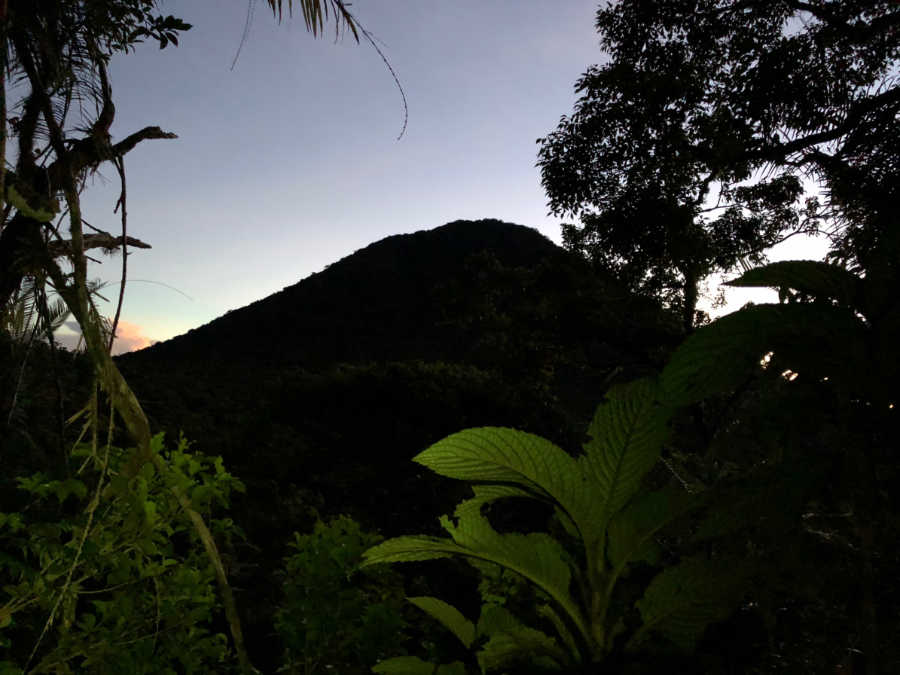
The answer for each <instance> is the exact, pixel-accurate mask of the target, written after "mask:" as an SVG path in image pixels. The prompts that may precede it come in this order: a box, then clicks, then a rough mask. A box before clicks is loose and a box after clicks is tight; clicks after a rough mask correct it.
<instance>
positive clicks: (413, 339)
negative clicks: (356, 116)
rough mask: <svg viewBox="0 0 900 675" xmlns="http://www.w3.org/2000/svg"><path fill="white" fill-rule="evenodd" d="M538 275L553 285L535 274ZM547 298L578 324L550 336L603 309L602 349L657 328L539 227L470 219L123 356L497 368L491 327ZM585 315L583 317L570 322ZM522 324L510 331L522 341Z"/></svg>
mask: <svg viewBox="0 0 900 675" xmlns="http://www.w3.org/2000/svg"><path fill="white" fill-rule="evenodd" d="M537 270H542V271H543V273H544V277H545V278H543V279H537V280H536V279H533V278H532V279H526V278H524V276H527V275H528V273H529V272H530V273H532V274H533V273H535V271H537ZM516 271H518V274H516V273H515V272H516ZM550 277H556V278H555V279H551V278H550ZM516 285H518V287H516ZM598 292H600V294H601V295H604V296H605V297H604V299H603V302H602V303H590V302H587V303H581V304H584V305H585V306H579V307H576V306H575V305H578V304H579V303H577V302H574V303H573V301H575V300H576V296H577V297H578V298H580V299H583V300H587V299H588V296H590V295H591V294H592V293H593V294H594V295H596V294H597V293H598ZM527 293H530V294H531V296H530V297H528V296H527V295H526V294H527ZM538 293H541V297H537V294H538ZM548 299H549V300H550V301H555V302H556V303H557V304H556V306H555V307H554V312H553V314H554V315H555V317H554V318H555V320H556V321H560V320H562V321H567V322H568V324H569V325H568V326H555V327H551V326H547V327H544V332H547V333H549V332H552V331H556V332H559V330H563V331H565V329H566V328H574V326H572V325H571V324H573V323H584V322H585V321H587V322H590V321H591V319H598V318H600V316H599V314H602V315H603V317H602V319H603V322H604V323H605V324H606V330H604V335H602V336H600V335H595V336H593V338H592V342H593V343H597V342H598V341H599V342H600V343H604V347H602V348H605V349H607V350H610V349H612V350H613V351H616V349H615V348H614V347H613V343H621V344H618V345H617V347H624V346H626V345H634V336H633V335H631V334H630V333H632V332H635V331H638V332H640V331H644V330H646V329H647V327H648V326H647V324H646V323H645V322H644V321H643V319H645V318H647V317H648V316H651V315H652V314H653V313H654V312H655V309H654V308H653V307H651V306H649V305H648V303H638V302H637V301H636V300H635V299H634V298H630V297H626V296H625V295H623V292H622V291H621V290H620V289H618V288H617V286H616V284H615V283H614V282H613V281H612V280H609V279H607V280H605V281H603V282H601V281H600V280H598V279H597V278H596V277H595V276H594V275H593V274H592V273H590V271H589V270H588V269H587V266H586V265H585V264H584V263H583V262H582V261H581V260H579V259H577V258H576V257H575V256H573V255H572V254H570V253H569V252H567V251H565V250H563V249H561V248H560V247H558V246H556V245H555V244H554V243H553V242H551V241H550V240H549V239H547V238H546V237H544V236H543V235H542V234H540V233H539V232H538V231H537V230H534V229H531V228H528V227H524V226H521V225H515V224H511V223H505V222H501V221H498V220H479V221H465V220H459V221H455V222H452V223H448V224H446V225H443V226H442V227H438V228H436V229H433V230H424V231H419V232H415V233H412V234H400V235H394V236H390V237H387V238H385V239H382V240H380V241H378V242H375V243H373V244H371V245H369V246H367V247H365V248H363V249H361V250H359V251H357V252H355V253H353V254H352V255H349V256H347V257H346V258H343V259H341V260H340V261H338V262H336V263H334V264H332V265H329V266H328V267H326V269H324V270H323V271H321V272H319V273H316V274H313V275H311V276H309V277H307V278H306V279H303V280H302V281H300V282H298V283H296V284H294V285H292V286H289V287H287V288H285V289H283V290H282V291H280V292H278V293H274V294H272V295H270V296H268V297H266V298H264V299H262V300H258V301H256V302H254V303H252V304H250V305H247V306H246V307H242V308H240V309H236V310H233V311H230V312H228V313H226V314H225V315H223V316H221V317H219V318H218V319H215V320H214V321H211V322H210V323H208V324H206V325H204V326H201V327H199V328H196V329H193V330H190V331H189V332H188V333H186V334H184V335H180V336H178V337H175V338H172V339H170V340H167V341H165V342H160V343H156V344H155V345H153V346H151V347H149V348H147V349H144V350H142V351H140V352H137V353H132V354H129V355H125V356H124V357H122V361H123V362H124V363H150V362H172V363H174V362H180V363H184V362H188V363H191V364H193V366H194V367H197V366H200V365H202V364H210V365H220V364H221V363H222V362H227V363H236V362H244V363H253V364H254V365H255V366H262V367H266V366H272V367H278V366H282V367H284V366H299V367H303V368H312V369H320V368H322V367H324V366H327V365H330V364H334V363H347V362H352V363H365V362H372V361H391V360H410V359H423V360H426V361H432V360H450V361H459V360H462V361H474V362H480V363H481V364H482V365H490V364H484V363H483V359H480V358H478V356H477V351H478V350H477V344H476V343H480V342H483V341H484V337H485V334H489V333H491V332H492V331H495V330H496V329H497V326H496V325H492V324H491V320H492V319H496V318H497V316H496V314H497V313H498V312H512V313H516V312H517V311H518V313H519V314H521V313H522V312H524V310H526V309H527V308H528V305H529V304H530V303H538V304H539V303H544V304H546V303H547V301H548ZM491 303H493V304H491ZM638 304H641V305H642V306H641V308H640V310H639V311H638V315H639V316H638V317H635V315H634V310H635V309H636V305H638ZM486 305H490V306H486ZM626 305H627V306H628V308H627V309H628V312H627V313H626V312H625V311H624V310H625V306H626ZM581 310H584V311H585V312H586V314H585V315H584V316H581V317H574V316H571V314H572V312H575V311H581ZM617 310H622V311H619V312H618V313H617ZM561 312H562V313H564V314H565V316H563V317H560V313H561ZM520 318H522V319H526V320H527V317H524V316H522V317H520ZM533 318H535V319H537V318H538V317H537V316H535V317H533ZM635 318H637V319H638V320H637V321H635V320H634V319H635ZM479 322H481V323H482V326H480V328H481V329H482V330H483V333H482V334H481V335H479V336H476V337H475V339H474V340H471V339H469V340H467V339H466V337H467V336H466V335H465V334H464V333H466V331H467V330H468V332H477V329H478V326H476V325H475V324H477V323H479ZM531 323H536V322H531ZM638 324H641V325H638ZM521 328H522V326H516V325H507V326H506V327H505V329H506V332H508V333H510V334H511V335H514V334H515V332H516V331H517V330H518V329H521ZM654 328H655V329H659V328H660V326H655V327H654ZM614 332H617V333H618V335H613V334H612V333H614ZM663 332H668V331H667V330H664V331H663ZM566 337H567V338H573V337H575V336H574V335H568V336H566ZM655 337H659V336H654V335H647V336H645V338H650V340H651V341H652V340H653V339H654V338H655ZM606 338H609V339H608V340H607V339H606ZM617 338H618V339H617ZM641 341H646V340H641ZM588 346H589V345H588ZM628 351H633V350H626V351H625V352H621V353H617V354H615V356H619V357H622V359H624V360H626V361H627V360H629V359H630V358H631V357H632V356H634V355H633V354H629V353H627V352H628ZM609 356H612V354H609ZM619 365H621V363H619Z"/></svg>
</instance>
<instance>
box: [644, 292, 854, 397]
mask: <svg viewBox="0 0 900 675" xmlns="http://www.w3.org/2000/svg"><path fill="white" fill-rule="evenodd" d="M769 352H774V353H775V355H776V356H777V358H778V359H779V363H781V364H782V365H783V366H784V367H789V368H791V369H792V370H794V371H795V372H798V373H800V374H803V373H804V371H807V372H808V371H813V372H816V373H817V374H826V375H829V376H832V377H835V376H837V375H839V374H841V373H844V374H849V373H851V372H852V371H853V370H858V369H859V368H861V367H864V366H863V364H864V363H865V362H866V358H867V356H866V336H865V328H864V326H863V324H862V323H861V322H860V320H859V319H858V318H857V317H856V316H855V315H854V313H853V312H852V311H851V310H848V309H845V308H841V307H833V306H828V305H821V304H805V303H790V304H782V305H754V306H750V307H745V308H743V309H741V310H739V311H737V312H733V313H732V314H728V315H726V316H723V317H721V318H720V319H717V320H716V321H714V322H713V323H711V324H709V325H708V326H703V327H701V328H699V329H697V330H696V331H695V332H694V333H693V334H692V335H691V336H690V337H688V338H687V339H686V340H685V341H684V342H683V343H682V344H681V346H679V347H678V349H676V350H675V353H674V354H673V355H672V358H671V359H670V360H669V363H668V365H667V366H666V367H665V369H664V370H663V373H662V378H661V385H662V392H663V399H664V400H665V401H666V403H668V404H669V405H673V406H682V405H689V404H692V403H696V402H697V401H700V400H702V399H704V398H706V397H708V396H712V395H715V394H719V393H722V392H726V391H730V390H732V389H734V388H735V387H737V386H738V385H739V384H741V383H742V382H743V381H745V380H746V379H747V378H748V377H750V376H752V375H753V374H754V372H759V370H760V368H761V365H760V361H761V359H762V357H763V356H764V355H766V354H767V353H769Z"/></svg>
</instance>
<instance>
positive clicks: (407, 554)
mask: <svg viewBox="0 0 900 675" xmlns="http://www.w3.org/2000/svg"><path fill="white" fill-rule="evenodd" d="M464 554H465V552H464V551H462V550H461V549H460V547H459V546H457V545H456V544H455V543H453V542H452V541H450V540H449V539H442V538H440V537H429V536H426V535H424V534H421V535H407V536H404V537H394V538H393V539H388V540H387V541H383V542H381V543H380V544H378V545H377V546H373V547H372V548H370V549H369V550H367V551H366V552H365V553H363V561H362V563H361V564H360V567H368V566H369V565H378V564H382V563H398V562H414V561H417V560H434V559H436V558H447V557H450V556H451V555H464Z"/></svg>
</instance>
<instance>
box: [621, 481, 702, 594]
mask: <svg viewBox="0 0 900 675" xmlns="http://www.w3.org/2000/svg"><path fill="white" fill-rule="evenodd" d="M699 503H700V500H699V499H698V498H697V497H696V496H695V495H692V494H690V493H689V492H687V491H685V490H684V489H682V488H681V487H675V486H669V487H665V488H663V489H662V490H656V491H653V492H647V493H645V494H642V495H639V496H637V497H636V498H635V499H633V500H632V501H631V503H630V504H628V506H627V507H625V509H623V510H622V511H620V512H619V513H618V514H616V516H615V517H614V518H613V519H612V521H610V524H609V529H608V532H607V537H608V546H607V549H606V555H607V559H608V560H609V564H610V566H611V567H612V568H613V570H614V574H613V578H612V580H611V581H613V582H614V581H615V578H616V576H618V574H619V573H620V572H621V571H622V569H623V568H624V567H625V565H627V564H628V563H630V562H636V561H639V560H646V561H648V562H651V563H654V562H655V561H656V560H655V558H656V556H657V554H658V547H657V546H656V545H655V543H654V541H653V536H654V535H655V534H656V533H657V532H659V531H660V530H661V529H662V528H663V527H665V526H666V525H668V524H669V523H671V522H672V521H673V520H675V519H676V518H678V517H679V516H681V515H683V514H685V513H687V512H688V511H689V510H690V509H691V508H693V507H694V506H696V505H698V504H699Z"/></svg>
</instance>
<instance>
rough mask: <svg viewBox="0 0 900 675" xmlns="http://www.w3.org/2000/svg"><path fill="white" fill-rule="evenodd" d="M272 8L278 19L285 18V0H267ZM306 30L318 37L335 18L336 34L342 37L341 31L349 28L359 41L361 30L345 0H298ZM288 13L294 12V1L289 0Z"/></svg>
mask: <svg viewBox="0 0 900 675" xmlns="http://www.w3.org/2000/svg"><path fill="white" fill-rule="evenodd" d="M266 2H268V3H269V7H271V8H272V14H273V15H274V16H277V17H278V21H281V20H282V19H283V18H284V8H283V5H284V2H283V0H266ZM297 4H298V5H299V6H300V11H301V13H302V14H303V21H304V23H305V24H306V30H308V31H309V32H310V33H312V34H313V37H318V35H319V34H320V33H323V32H324V30H325V24H326V23H328V22H329V21H330V20H331V19H332V17H333V18H334V35H335V38H338V37H340V34H341V31H342V30H344V29H348V30H349V31H350V32H351V33H352V34H353V38H354V39H355V40H356V41H357V42H359V32H358V27H357V23H356V19H355V18H354V16H353V14H352V13H351V12H350V10H349V9H348V5H349V3H345V2H343V0H297ZM287 5H288V14H289V15H290V14H293V11H294V1H293V0H288V2H287Z"/></svg>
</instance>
